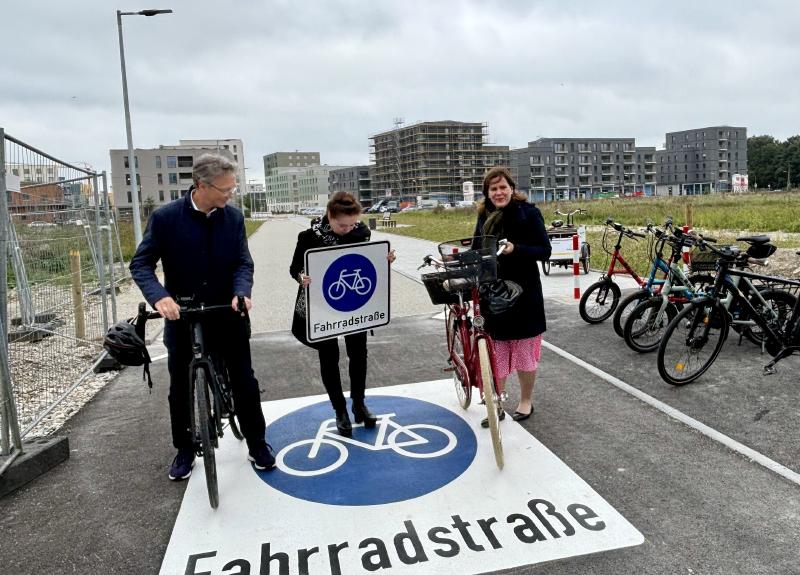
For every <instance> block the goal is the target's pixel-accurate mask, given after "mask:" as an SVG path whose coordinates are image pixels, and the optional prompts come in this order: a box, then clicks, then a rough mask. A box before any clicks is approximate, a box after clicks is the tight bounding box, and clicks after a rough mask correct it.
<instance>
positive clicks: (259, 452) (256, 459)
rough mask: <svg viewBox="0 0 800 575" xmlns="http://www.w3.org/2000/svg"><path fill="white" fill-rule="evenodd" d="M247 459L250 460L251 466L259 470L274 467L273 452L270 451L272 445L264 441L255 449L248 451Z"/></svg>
mask: <svg viewBox="0 0 800 575" xmlns="http://www.w3.org/2000/svg"><path fill="white" fill-rule="evenodd" d="M247 460H248V461H252V462H253V466H254V467H255V468H256V469H258V470H259V471H263V470H264V469H270V468H272V467H274V466H275V454H274V453H273V452H272V446H271V445H270V444H269V443H265V444H264V445H262V446H261V447H259V448H258V449H256V450H255V451H250V452H248V454H247Z"/></svg>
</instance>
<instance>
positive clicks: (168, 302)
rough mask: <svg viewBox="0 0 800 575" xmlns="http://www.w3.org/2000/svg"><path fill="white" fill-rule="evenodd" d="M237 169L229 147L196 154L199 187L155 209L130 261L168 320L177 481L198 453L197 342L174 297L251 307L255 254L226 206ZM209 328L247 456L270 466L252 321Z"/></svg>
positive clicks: (229, 320)
mask: <svg viewBox="0 0 800 575" xmlns="http://www.w3.org/2000/svg"><path fill="white" fill-rule="evenodd" d="M236 167H237V166H236V163H235V162H234V161H233V160H232V159H231V158H230V157H228V156H227V155H225V154H224V152H211V153H205V154H203V155H201V156H200V157H199V158H197V159H196V160H195V163H194V166H192V180H193V182H194V184H193V185H192V186H191V187H190V188H189V190H188V192H187V193H186V195H185V196H184V197H183V198H180V199H177V200H174V201H172V202H170V203H169V204H166V205H164V206H162V207H161V208H159V209H157V210H156V211H155V212H153V214H152V215H151V216H150V220H149V221H148V223H147V229H146V230H145V233H144V237H143V238H142V243H141V244H139V247H138V248H137V250H136V254H135V255H134V256H133V258H132V259H131V264H130V270H131V276H132V277H133V279H134V281H135V282H136V285H138V286H139V289H141V290H142V294H144V297H145V299H146V300H147V301H148V302H149V303H150V305H152V306H153V307H154V308H155V309H156V310H158V312H159V313H160V314H161V315H162V316H163V317H164V318H165V319H166V320H167V321H166V325H165V327H164V344H165V345H166V347H167V351H168V353H169V358H168V368H169V374H170V388H169V412H170V419H171V423H172V442H173V445H174V446H175V448H176V449H177V450H178V453H177V455H176V456H175V459H174V460H173V462H172V465H171V466H170V471H169V478H170V479H172V480H173V481H179V480H181V479H186V478H188V477H189V476H190V475H191V474H192V467H194V458H195V453H194V446H193V444H192V434H191V432H190V429H189V428H190V422H189V419H190V402H191V396H190V393H189V390H190V385H189V363H190V362H191V358H192V354H191V349H190V347H191V339H190V334H189V326H188V324H187V323H186V322H185V321H183V320H181V319H180V306H179V305H178V303H177V302H176V299H178V298H184V297H191V298H193V301H194V302H195V303H197V304H199V303H203V304H205V305H219V304H226V303H230V305H231V307H232V308H233V310H237V303H238V298H239V297H240V296H241V297H244V301H245V305H246V306H247V309H248V310H249V309H250V308H251V306H252V303H251V301H250V295H251V291H252V287H253V259H252V258H251V257H250V250H249V249H248V247H247V235H246V233H245V227H244V217H243V215H242V213H241V212H240V211H239V210H238V209H236V208H234V207H232V206H229V205H228V201H229V200H230V199H231V197H232V196H233V194H234V193H235V192H236ZM159 260H160V261H161V263H162V266H163V270H164V284H163V285H162V284H161V283H160V282H159V281H158V278H157V277H156V273H155V270H156V264H157V263H158V261H159ZM203 327H204V330H203V333H204V336H205V337H206V340H207V341H206V343H207V345H208V346H209V348H210V349H212V350H214V351H215V352H217V353H220V354H221V355H222V356H223V357H224V358H225V363H226V365H227V367H228V373H229V375H230V380H231V387H232V389H233V399H234V403H235V405H236V415H237V417H238V418H239V422H240V424H241V428H242V433H243V434H244V436H245V439H246V440H247V447H248V459H249V460H250V461H251V462H253V465H254V466H255V468H256V469H269V468H271V467H273V466H274V465H275V457H274V454H273V451H272V447H271V446H270V445H269V444H268V443H266V440H265V437H264V436H265V428H266V425H265V422H264V414H263V412H262V411H261V397H260V392H259V387H258V380H256V378H255V374H254V373H253V368H252V365H251V358H250V342H249V339H248V333H247V326H246V323H245V322H244V321H243V320H242V319H241V317H239V316H238V314H233V313H231V314H230V316H223V314H219V317H218V318H217V317H215V318H214V319H211V320H209V321H207V322H204V324H203Z"/></svg>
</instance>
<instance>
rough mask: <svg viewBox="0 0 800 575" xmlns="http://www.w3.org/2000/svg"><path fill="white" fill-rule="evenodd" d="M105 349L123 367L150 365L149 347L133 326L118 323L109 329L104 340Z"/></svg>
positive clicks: (121, 322)
mask: <svg viewBox="0 0 800 575" xmlns="http://www.w3.org/2000/svg"><path fill="white" fill-rule="evenodd" d="M103 347H104V348H106V350H107V351H108V354H109V355H110V356H111V357H113V358H114V359H116V360H117V361H118V362H120V363H121V364H122V365H145V364H148V363H150V354H148V353H147V345H145V343H144V340H143V339H142V338H141V337H139V334H138V333H136V328H135V327H134V326H133V324H131V323H129V322H127V321H118V322H117V323H116V324H114V325H113V326H111V328H109V330H108V332H107V333H106V337H105V338H104V339H103Z"/></svg>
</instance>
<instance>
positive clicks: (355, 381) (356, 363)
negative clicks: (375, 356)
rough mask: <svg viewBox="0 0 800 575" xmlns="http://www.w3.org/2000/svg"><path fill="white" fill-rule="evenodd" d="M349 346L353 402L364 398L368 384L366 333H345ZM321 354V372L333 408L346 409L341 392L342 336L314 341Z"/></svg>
mask: <svg viewBox="0 0 800 575" xmlns="http://www.w3.org/2000/svg"><path fill="white" fill-rule="evenodd" d="M344 344H345V347H346V349H347V359H348V360H349V361H348V364H347V367H348V371H349V373H350V397H351V398H352V399H353V401H364V390H365V389H366V387H367V332H365V331H362V332H361V333H354V334H352V335H346V336H344ZM314 345H315V347H316V348H317V352H318V353H319V372H320V375H321V376H322V384H323V385H324V386H325V391H327V392H328V397H329V398H330V400H331V404H332V405H333V409H334V410H336V411H341V410H343V409H346V408H347V401H346V400H345V398H344V393H343V392H342V378H341V374H340V373H339V339H338V338H336V339H329V340H326V341H322V342H319V343H316V344H314Z"/></svg>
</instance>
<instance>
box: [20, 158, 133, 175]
mask: <svg viewBox="0 0 800 575" xmlns="http://www.w3.org/2000/svg"><path fill="white" fill-rule="evenodd" d="M122 161H123V163H124V164H125V167H126V168H130V167H131V166H130V162H129V161H128V156H124V157H123V160H122ZM133 165H134V166H136V168H137V169H138V168H139V156H134V157H133ZM36 173H37V174H41V173H42V171H41V170H36Z"/></svg>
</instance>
